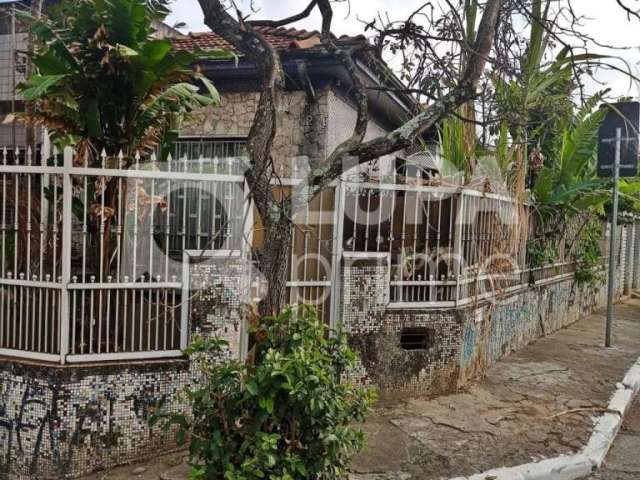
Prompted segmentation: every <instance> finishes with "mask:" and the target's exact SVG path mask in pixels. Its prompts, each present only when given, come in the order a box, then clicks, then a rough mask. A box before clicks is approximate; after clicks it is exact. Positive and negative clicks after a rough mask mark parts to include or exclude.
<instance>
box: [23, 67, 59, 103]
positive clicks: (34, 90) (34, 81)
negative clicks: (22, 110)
mask: <svg viewBox="0 0 640 480" xmlns="http://www.w3.org/2000/svg"><path fill="white" fill-rule="evenodd" d="M67 77H68V75H66V74H63V75H33V76H31V77H30V78H29V79H28V80H27V81H26V82H25V84H24V88H20V93H22V96H23V97H24V99H25V100H27V101H33V100H36V99H38V98H40V97H42V96H44V95H45V94H46V93H47V92H48V91H49V89H51V88H52V87H54V86H55V85H57V84H58V83H59V82H61V81H62V80H64V79H65V78H67Z"/></svg>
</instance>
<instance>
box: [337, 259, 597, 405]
mask: <svg viewBox="0 0 640 480" xmlns="http://www.w3.org/2000/svg"><path fill="white" fill-rule="evenodd" d="M387 278H388V267H387V263H386V261H382V260H380V259H377V260H367V261H363V260H358V262H345V265H344V267H343V280H344V281H343V285H342V288H341V294H342V297H341V302H342V308H343V317H342V318H343V325H344V330H345V331H346V332H347V334H348V338H349V343H350V345H351V346H352V348H354V349H355V350H356V351H357V352H358V353H359V354H360V358H361V361H360V364H359V367H358V368H357V369H356V370H355V371H353V372H350V374H349V376H348V378H349V380H351V381H355V382H358V383H362V384H374V385H376V386H377V387H378V389H379V390H380V392H381V394H382V396H384V397H395V396H406V395H411V394H423V395H436V394H442V393H448V392H451V391H453V390H455V389H456V388H458V387H460V386H462V385H464V384H465V383H466V382H468V381H469V380H470V379H471V378H473V377H474V376H476V375H478V374H481V373H482V372H483V371H484V370H485V369H486V368H487V367H488V366H489V365H491V364H492V363H494V362H495V361H497V360H498V359H500V358H502V357H503V356H504V355H506V354H507V353H509V352H511V351H514V350H517V349H519V348H522V347H524V346H525V345H527V344H528V343H529V342H531V341H533V340H535V339H536V338H538V337H540V336H541V335H546V334H548V333H551V332H553V331H556V330H558V329H560V328H562V327H564V326H567V325H569V324H571V323H573V322H575V321H577V320H578V319H579V318H580V316H581V315H584V314H585V312H590V311H592V310H594V309H595V308H597V307H599V306H602V305H604V304H605V302H606V297H605V293H606V288H605V287H604V286H601V287H597V288H593V289H589V288H584V287H579V286H578V285H576V284H575V282H574V281H573V280H565V281H561V282H557V283H553V284H549V285H546V286H538V287H531V288H526V289H524V290H521V291H520V292H517V293H515V294H513V295H511V296H508V297H504V298H501V299H499V300H497V301H495V302H494V303H487V302H484V303H482V304H478V305H475V306H472V307H467V308H463V309H458V310H455V309H450V310H446V311H429V312H424V311H419V310H392V309H388V308H387V304H388V295H389V293H388V292H389V286H388V283H386V282H387V280H386V279H387ZM405 328H412V329H417V328H421V329H422V331H423V332H424V334H425V338H426V339H427V340H426V346H425V347H424V348H420V349H416V350H407V349H404V348H402V347H401V334H402V330H403V329H405Z"/></svg>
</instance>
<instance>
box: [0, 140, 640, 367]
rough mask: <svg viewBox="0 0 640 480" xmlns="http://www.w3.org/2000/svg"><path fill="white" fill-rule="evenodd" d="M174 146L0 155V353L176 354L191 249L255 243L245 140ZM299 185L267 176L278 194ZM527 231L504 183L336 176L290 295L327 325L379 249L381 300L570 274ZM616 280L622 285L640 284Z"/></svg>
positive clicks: (455, 302) (419, 300)
mask: <svg viewBox="0 0 640 480" xmlns="http://www.w3.org/2000/svg"><path fill="white" fill-rule="evenodd" d="M203 152H204V153H203ZM176 154H177V155H179V157H178V158H177V159H176V157H174V158H171V156H169V157H167V159H166V160H165V161H163V162H160V161H159V160H158V159H157V158H156V157H155V156H153V155H152V156H150V157H148V158H141V157H139V156H134V157H133V158H130V159H129V158H125V157H124V156H123V155H119V156H116V157H109V156H107V155H106V154H102V155H100V156H98V158H97V159H94V160H93V161H92V162H89V161H88V160H87V159H86V158H83V157H79V156H77V155H75V154H74V152H73V151H72V150H70V149H67V150H66V151H65V152H64V155H63V154H60V153H58V152H42V154H40V152H38V153H37V154H32V153H31V151H29V150H26V151H25V150H13V151H8V150H3V151H2V152H1V153H0V175H1V178H0V201H1V205H2V207H3V208H2V210H1V211H0V227H1V228H0V354H4V355H9V356H21V357H28V358H34V359H39V360H45V361H54V362H62V363H65V362H86V361H105V360H124V359H143V358H160V357H176V356H179V355H181V351H182V350H183V349H184V348H185V346H186V345H187V343H188V341H189V329H190V327H189V324H188V323H189V315H190V311H189V301H190V297H191V295H192V292H191V289H192V288H193V286H192V285H190V284H189V278H188V276H189V265H190V264H189V262H190V258H193V255H194V252H202V253H205V252H210V253H212V254H213V252H215V253H216V254H218V256H219V254H220V253H221V252H228V253H229V255H230V256H233V255H236V256H237V254H238V253H240V254H242V255H243V256H244V257H245V258H249V255H250V254H249V250H250V247H251V246H253V247H257V248H261V247H264V245H262V244H261V242H262V240H261V232H260V228H259V225H257V228H254V227H256V226H254V224H253V222H252V220H251V217H252V214H251V208H250V206H249V202H248V201H247V198H248V193H249V192H248V191H247V189H246V187H245V179H244V176H243V172H244V170H245V168H246V165H245V161H244V144H243V142H242V141H237V140H227V141H222V142H217V143H216V142H212V143H210V144H204V143H203V142H202V141H196V140H189V141H187V142H186V143H185V142H183V143H181V144H179V145H178V148H177V150H176ZM294 170H295V169H294ZM294 173H295V172H294ZM298 184H299V180H295V179H279V180H278V182H277V183H275V184H274V187H273V188H274V191H275V192H276V194H277V192H278V191H279V192H280V194H281V195H282V196H285V195H289V194H291V192H292V191H293V189H295V188H296V185H298ZM534 228H535V225H534V218H533V215H532V214H531V211H530V209H529V208H528V207H526V206H521V205H518V204H517V203H515V202H514V201H513V200H512V199H510V198H508V197H505V196H501V195H496V194H492V193H485V192H481V191H478V190H474V189H469V188H459V187H452V186H434V185H430V184H427V183H426V182H423V181H422V179H420V177H417V178H414V179H413V180H409V181H406V180H405V183H397V182H396V183H383V182H370V181H366V180H365V181H362V180H349V179H346V180H341V181H339V182H336V184H335V185H333V186H332V187H331V188H328V189H327V190H325V191H323V192H322V193H320V194H319V195H318V196H316V197H315V198H314V199H313V201H312V202H310V203H309V204H308V205H306V206H305V208H303V209H302V210H301V211H299V212H298V213H297V214H296V217H295V226H294V230H293V234H292V245H291V247H292V249H291V250H292V256H291V259H290V262H289V265H288V267H289V272H290V277H289V279H288V283H287V288H288V292H289V300H290V301H291V302H292V303H298V302H304V303H312V304H315V305H316V306H317V307H318V309H319V311H320V315H321V317H322V318H324V319H325V321H326V322H327V323H333V322H335V321H336V320H337V318H338V317H339V315H340V307H341V305H340V298H341V297H340V295H341V290H340V288H341V272H342V259H343V257H344V256H348V255H352V256H353V254H355V256H358V257H366V256H367V255H369V256H375V257H376V258H381V257H384V258H385V259H388V263H389V268H390V275H389V282H388V298H389V299H390V304H389V305H388V308H391V309H393V308H451V307H456V306H463V305H466V304H469V303H472V302H475V301H477V300H479V299H483V298H487V297H491V296H496V295H498V294H500V293H501V292H506V291H511V290H513V289H516V288H520V287H522V286H524V285H527V284H528V283H531V282H543V281H550V280H552V279H558V278H562V277H566V276H570V275H573V272H574V271H575V263H574V259H573V257H572V253H571V249H572V248H573V243H571V244H570V245H569V244H567V241H566V238H563V239H562V240H561V242H560V243H559V244H558V245H557V251H556V252H555V256H556V257H557V258H558V261H556V262H554V263H553V264H543V265H533V262H532V258H530V257H531V256H530V255H529V254H528V250H529V248H528V242H529V240H530V232H531V231H533V230H534ZM571 228H573V227H571ZM638 231H640V230H637V229H635V227H634V228H633V229H632V228H629V229H628V232H629V237H630V241H629V243H627V244H626V245H627V248H628V249H630V251H629V252H628V253H627V256H629V257H635V258H640V241H638V242H632V241H631V239H632V238H635V237H636V236H637V235H638V234H637V233H636V232H638ZM569 233H570V232H569ZM573 233H577V232H573ZM569 236H570V235H566V236H565V237H569ZM620 248H621V255H622V247H620ZM196 256H197V255H196ZM635 270H637V269H634V271H635ZM623 278H624V279H625V285H626V286H627V288H630V287H631V285H632V283H633V282H634V281H635V282H637V281H638V275H637V274H634V275H631V274H630V272H627V274H626V275H623ZM264 280H265V281H268V278H265V279H264Z"/></svg>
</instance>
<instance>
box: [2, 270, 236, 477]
mask: <svg viewBox="0 0 640 480" xmlns="http://www.w3.org/2000/svg"><path fill="white" fill-rule="evenodd" d="M245 271H246V265H245V264H244V262H243V261H242V260H241V259H239V258H235V259H233V258H232V259H220V258H218V259H207V260H206V261H203V262H200V263H197V264H194V265H192V266H191V279H192V282H191V291H190V298H191V300H192V303H193V305H192V306H193V308H192V309H191V312H192V318H191V325H192V326H193V331H194V332H198V333H201V334H203V335H218V336H221V337H223V338H224V339H226V340H227V341H228V342H229V347H228V349H227V352H226V354H225V356H234V357H237V356H238V355H239V350H240V340H241V335H240V320H239V319H240V318H241V317H240V311H239V310H240V309H241V308H242V302H241V298H246V297H241V295H243V294H244V293H246V287H247V283H246V281H245V280H244V279H245V278H246V275H244V272H245ZM199 381H200V372H199V369H198V366H197V364H196V362H189V361H188V360H185V359H179V360H175V361H169V362H167V361H146V362H138V363H135V362H129V363H128V364H126V365H123V364H118V365H111V366H105V365H103V366H98V367H93V368H91V367H79V366H66V367H62V366H56V367H51V366H46V367H44V366H42V367H36V366H27V365H25V364H21V363H18V362H3V363H2V364H0V478H5V477H4V476H3V474H8V476H9V478H11V479H23V478H24V479H39V480H40V479H43V480H44V479H59V478H75V477H78V476H81V475H85V474H88V473H90V472H92V471H95V470H100V469H105V468H109V467H112V466H116V465H120V464H123V463H127V462H131V461H138V460H141V459H143V458H145V457H153V456H155V455H157V454H158V453H159V452H166V451H170V450H171V449H173V448H176V447H177V445H176V444H175V439H174V432H173V431H168V432H165V431H163V429H162V428H161V427H160V426H154V427H151V426H150V425H149V420H150V418H151V416H152V415H153V414H154V412H156V411H157V410H158V409H159V408H160V407H162V408H163V409H164V410H165V411H169V412H172V411H173V412H178V411H180V412H185V411H187V405H186V403H185V400H184V396H183V393H182V392H183V391H184V388H185V387H187V386H189V385H191V386H193V385H196V384H197V383H198V382H199Z"/></svg>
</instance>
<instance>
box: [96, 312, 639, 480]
mask: <svg viewBox="0 0 640 480" xmlns="http://www.w3.org/2000/svg"><path fill="white" fill-rule="evenodd" d="M603 330H604V316H603V312H599V313H598V314H596V315H592V316H589V317H587V318H584V319H582V320H581V321H579V322H577V323H576V324H574V325H573V326H571V327H569V328H566V329H564V330H561V331H559V332H556V333H554V334H552V335H550V336H548V337H546V338H543V339H540V340H538V341H536V342H535V343H533V344H531V345H530V346H528V347H527V348H525V349H523V350H521V351H520V352H517V353H514V354H512V355H510V356H509V357H507V358H506V359H504V360H503V361H501V362H499V363H497V364H496V365H494V366H493V367H492V368H491V369H490V370H489V372H488V373H487V375H486V377H485V378H484V379H482V380H481V381H480V382H479V383H477V384H476V385H473V386H471V387H469V388H468V389H466V390H465V391H462V392H459V393H456V394H453V395H449V396H443V397H438V398H435V399H432V400H426V399H407V400H406V401H405V402H400V403H394V404H381V405H378V406H377V408H376V410H375V411H374V413H373V414H372V415H371V416H370V417H369V419H368V420H367V422H366V423H365V425H364V429H365V432H366V439H367V446H366V447H365V450H364V452H362V454H360V455H359V456H358V457H357V458H356V461H355V462H354V464H353V471H354V479H358V480H365V479H366V480H373V479H376V480H377V479H394V480H398V479H407V480H408V479H415V480H418V479H420V480H429V479H441V478H450V477H456V476H460V475H465V476H466V475H471V474H474V473H479V472H483V471H486V470H489V469H491V468H495V467H500V466H513V465H518V464H521V463H527V462H531V461H535V460H539V459H542V458H549V457H554V456H557V455H559V454H569V453H575V452H577V451H578V450H580V449H581V447H582V446H583V445H584V444H585V443H586V442H587V440H588V438H589V436H590V435H591V431H592V428H593V422H594V419H595V418H596V417H597V416H598V415H600V413H601V412H602V410H603V409H604V408H605V407H606V405H607V403H608V401H609V397H610V396H611V394H612V393H613V391H614V388H615V384H616V382H618V381H620V380H621V379H622V378H623V377H624V374H625V372H626V370H627V369H628V368H629V367H630V365H631V364H632V363H633V362H634V361H635V360H636V358H638V357H639V356H640V301H637V300H633V301H631V302H629V303H627V304H625V305H619V306H617V308H616V325H615V342H614V343H615V347H614V348H612V349H605V348H604V347H602V344H603V338H602V337H603ZM637 410H638V407H636V412H637ZM636 417H640V415H639V414H636ZM630 425H631V427H629V428H636V427H637V429H636V430H634V431H635V432H637V433H639V434H640V418H638V420H637V422H632V423H631V424H630ZM622 438H623V440H622V442H623V443H622V444H624V442H632V440H631V439H627V440H624V438H625V437H622ZM634 438H635V440H636V441H640V437H637V436H636V437H634ZM635 445H640V443H636V444H635ZM624 448H625V447H624V446H621V447H618V450H620V451H622V450H623V449H624ZM629 448H636V452H638V453H640V446H635V447H629ZM615 452H616V450H614V453H612V458H615ZM638 457H639V456H638V455H631V457H630V461H633V462H635V463H634V465H635V467H634V468H636V470H635V472H636V473H633V474H631V476H626V477H625V476H606V475H607V474H609V473H607V472H605V473H603V474H602V476H600V477H594V480H627V479H631V478H634V479H635V478H640V473H638V472H640V464H639V463H638ZM182 460H183V456H182V455H179V454H175V455H170V456H167V457H163V458H161V459H157V460H155V461H153V462H149V463H147V464H145V465H143V466H142V467H138V466H128V467H122V468H120V469H114V470H113V471H110V472H104V473H101V474H98V475H94V476H92V477H90V478H91V479H105V480H107V479H108V480H121V479H125V478H127V479H128V478H139V479H143V480H151V479H158V478H165V480H170V479H175V480H178V479H180V480H182V479H184V478H185V470H186V469H185V465H184V463H181V462H182ZM620 465H622V467H621V468H622V470H620V472H623V473H624V472H626V471H625V470H624V468H627V467H626V466H625V464H624V462H623V463H620ZM136 468H138V470H136ZM142 468H144V469H145V470H144V472H143V471H142V470H141V469H142ZM611 468H615V464H614V463H613V462H611ZM616 472H618V470H611V473H610V475H616V474H618V473H616ZM105 474H106V476H105ZM621 474H622V473H621Z"/></svg>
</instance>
